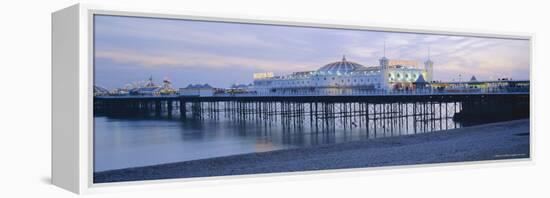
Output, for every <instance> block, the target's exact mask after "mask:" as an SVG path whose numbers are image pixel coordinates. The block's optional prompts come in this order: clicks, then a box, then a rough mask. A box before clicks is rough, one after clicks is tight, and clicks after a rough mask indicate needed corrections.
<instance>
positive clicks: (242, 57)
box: [94, 15, 530, 89]
mask: <svg viewBox="0 0 550 198" xmlns="http://www.w3.org/2000/svg"><path fill="white" fill-rule="evenodd" d="M384 43H385V45H386V50H385V51H386V54H385V56H386V57H387V58H389V59H400V60H415V61H418V62H419V63H420V65H423V64H422V63H423V62H424V61H425V60H427V58H428V55H429V57H430V59H431V60H432V61H433V62H434V80H439V81H457V80H467V79H469V78H470V77H471V76H472V75H475V76H476V78H477V79H478V80H496V79H498V78H512V79H514V80H528V79H529V68H530V66H529V64H530V62H529V57H530V54H529V53H530V50H529V41H528V40H514V39H498V38H481V37H464V36H449V35H429V34H413V33H396V32H380V31H365V30H347V29H328V28H311V27H291V26H275V25H260V24H242V23H227V22H209V21H190V20H179V19H177V20H176V19H159V18H140V17H124V16H106V15H96V16H95V24H94V56H95V57H94V73H95V79H94V80H95V82H94V83H95V85H99V86H102V87H105V88H109V89H113V88H118V87H124V85H126V84H128V83H131V82H137V81H143V80H146V79H148V78H149V77H150V76H152V77H153V80H154V81H155V82H156V83H159V82H161V81H162V80H163V79H165V78H166V79H169V80H171V81H172V83H173V86H174V87H176V88H179V87H185V86H187V85H188V84H204V83H208V84H210V85H213V86H214V87H229V86H230V85H231V84H235V83H237V84H243V83H244V84H248V83H251V82H252V74H253V73H256V72H274V73H275V74H276V75H281V74H289V73H292V72H297V71H312V70H316V69H318V68H320V67H322V66H323V65H325V64H328V63H330V62H334V61H339V60H341V59H342V56H343V55H345V56H346V59H347V60H348V61H353V62H356V63H359V64H362V65H364V66H376V65H378V59H380V58H381V57H382V56H384ZM428 52H429V53H428Z"/></svg>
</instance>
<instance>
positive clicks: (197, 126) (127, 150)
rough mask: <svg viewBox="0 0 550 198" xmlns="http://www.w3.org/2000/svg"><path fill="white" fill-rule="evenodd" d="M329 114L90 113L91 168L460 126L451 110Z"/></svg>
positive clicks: (194, 157)
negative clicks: (181, 115)
mask: <svg viewBox="0 0 550 198" xmlns="http://www.w3.org/2000/svg"><path fill="white" fill-rule="evenodd" d="M445 108H446V106H445ZM410 109H412V108H410ZM435 109H440V108H435ZM306 112H307V111H306ZM333 113H334V114H333V115H336V116H331V117H330V118H319V119H311V118H310V117H309V116H308V115H305V116H292V117H284V116H283V117H281V116H280V115H273V116H269V117H262V118H259V117H246V119H235V118H232V117H231V116H230V115H226V114H224V113H223V112H221V113H216V114H212V115H209V114H205V115H203V116H202V117H192V116H190V117H189V118H187V119H185V120H182V119H180V118H179V115H176V116H173V117H171V118H169V117H168V116H165V115H163V116H145V117H120V116H118V117H110V116H95V123H94V126H95V136H94V145H95V150H94V151H95V153H94V155H95V160H94V163H95V166H94V168H95V171H104V170H112V169H120V168H129V167H138V166H147V165H156V164H163V163H170V162H180V161H187V160H196V159H204V158H212V157H220V156H228V155H235V154H244V153H253V152H265V151H273V150H280V149H288V148H299V147H306V146H311V145H321V144H333V143H341V142H349V141H357V140H363V139H372V138H380V137H390V136H399V135H410V134H415V133H426V132H433V131H440V130H446V129H453V128H459V127H461V126H462V125H461V124H460V123H456V122H453V120H452V115H453V114H454V110H452V109H451V110H448V109H447V110H446V109H443V110H437V111H434V112H429V115H428V116H413V115H414V114H413V113H412V112H411V110H408V111H407V114H397V113H395V112H393V113H392V112H389V113H385V114H377V113H375V112H371V115H370V117H369V119H368V120H369V121H368V122H367V118H366V117H365V115H363V114H360V113H353V112H352V113H349V112H348V113H347V114H345V113H344V114H342V113H339V112H338V111H336V112H333ZM403 115H405V116H403ZM373 118H376V119H373Z"/></svg>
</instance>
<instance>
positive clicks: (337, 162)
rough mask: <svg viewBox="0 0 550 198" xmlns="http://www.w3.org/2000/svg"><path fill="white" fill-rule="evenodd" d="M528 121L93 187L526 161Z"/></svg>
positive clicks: (148, 174) (179, 165) (226, 161)
mask: <svg viewBox="0 0 550 198" xmlns="http://www.w3.org/2000/svg"><path fill="white" fill-rule="evenodd" d="M529 136H530V134H529V119H521V120H512V121H505V122H497V123H490V124H483V125H476V126H470V127H464V128H459V129H451V130H445V131H436V132H431V133H425V134H416V135H407V136H399V137H387V138H378V139H369V140H362V141H355V142H346V143H338V144H329V145H318V146H310V147H303V148H294V149H285V150H276V151H268V152H261V153H249V154H238V155H231V156H224V157H216V158H208V159H199V160H192V161H184V162H176V163H168V164H160V165H152V166H144V167H135V168H125V169H117V170H109V171H102V172H96V173H94V183H108V182H122V181H138V180H154V179H172V178H192V177H208V176H223V175H243V174H258V173H277V172H296V171H312V170H326V169H343V168H365V167H380V166H396V165H414V164H433V163H445V162H462V161H482V160H499V159H515V158H529V157H530V153H529V149H530V147H529Z"/></svg>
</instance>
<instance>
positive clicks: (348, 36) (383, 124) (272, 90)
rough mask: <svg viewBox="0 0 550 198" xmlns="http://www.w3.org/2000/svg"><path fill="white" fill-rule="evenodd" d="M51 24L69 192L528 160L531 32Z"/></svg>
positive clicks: (115, 21) (136, 15)
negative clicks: (171, 182) (170, 181)
mask: <svg viewBox="0 0 550 198" xmlns="http://www.w3.org/2000/svg"><path fill="white" fill-rule="evenodd" d="M52 20H53V27H52V29H53V36H52V45H53V54H52V59H53V61H52V68H53V76H52V79H53V82H52V84H53V88H52V89H53V93H52V95H53V121H52V125H53V129H52V130H53V132H52V134H53V138H52V147H53V148H52V152H53V153H52V167H53V169H52V174H53V176H52V179H53V183H54V184H55V185H58V186H61V187H63V188H65V189H68V190H71V191H73V192H78V193H81V192H87V191H89V190H93V189H96V188H101V187H103V186H110V185H117V184H131V183H140V182H145V181H148V182H151V181H163V180H166V179H177V180H175V181H180V180H188V179H190V178H209V177H218V178H224V177H220V176H239V175H240V176H242V175H257V174H261V175H270V174H271V173H304V172H308V171H321V172H322V171H327V170H356V169H359V168H361V170H364V169H365V168H366V170H369V169H370V168H373V167H395V168H407V167H408V166H411V165H417V166H418V165H424V166H428V165H450V164H457V163H458V164H464V163H478V162H507V161H517V160H530V159H531V142H532V141H531V130H530V129H531V128H530V104H531V102H530V98H531V97H530V94H531V93H530V68H531V56H532V54H531V46H532V36H531V35H512V34H499V33H475V32H474V33H470V32H461V31H447V30H423V29H402V28H397V27H369V26H356V25H349V24H323V23H311V22H295V21H278V20H270V19H265V20H264V19H262V20H258V19H246V18H243V19H240V18H231V17H227V18H223V17H219V16H195V15H185V14H180V13H168V12H166V13H163V12H149V11H139V10H137V11H136V10H113V9H105V8H99V7H93V6H83V5H75V6H72V7H69V8H66V9H64V10H60V11H58V12H56V13H53V16H52Z"/></svg>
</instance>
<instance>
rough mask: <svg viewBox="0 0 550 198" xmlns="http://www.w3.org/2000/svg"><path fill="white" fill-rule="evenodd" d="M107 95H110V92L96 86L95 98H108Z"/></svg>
mask: <svg viewBox="0 0 550 198" xmlns="http://www.w3.org/2000/svg"><path fill="white" fill-rule="evenodd" d="M107 95H109V90H107V89H106V88H103V87H100V86H97V85H95V86H94V96H107Z"/></svg>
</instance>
